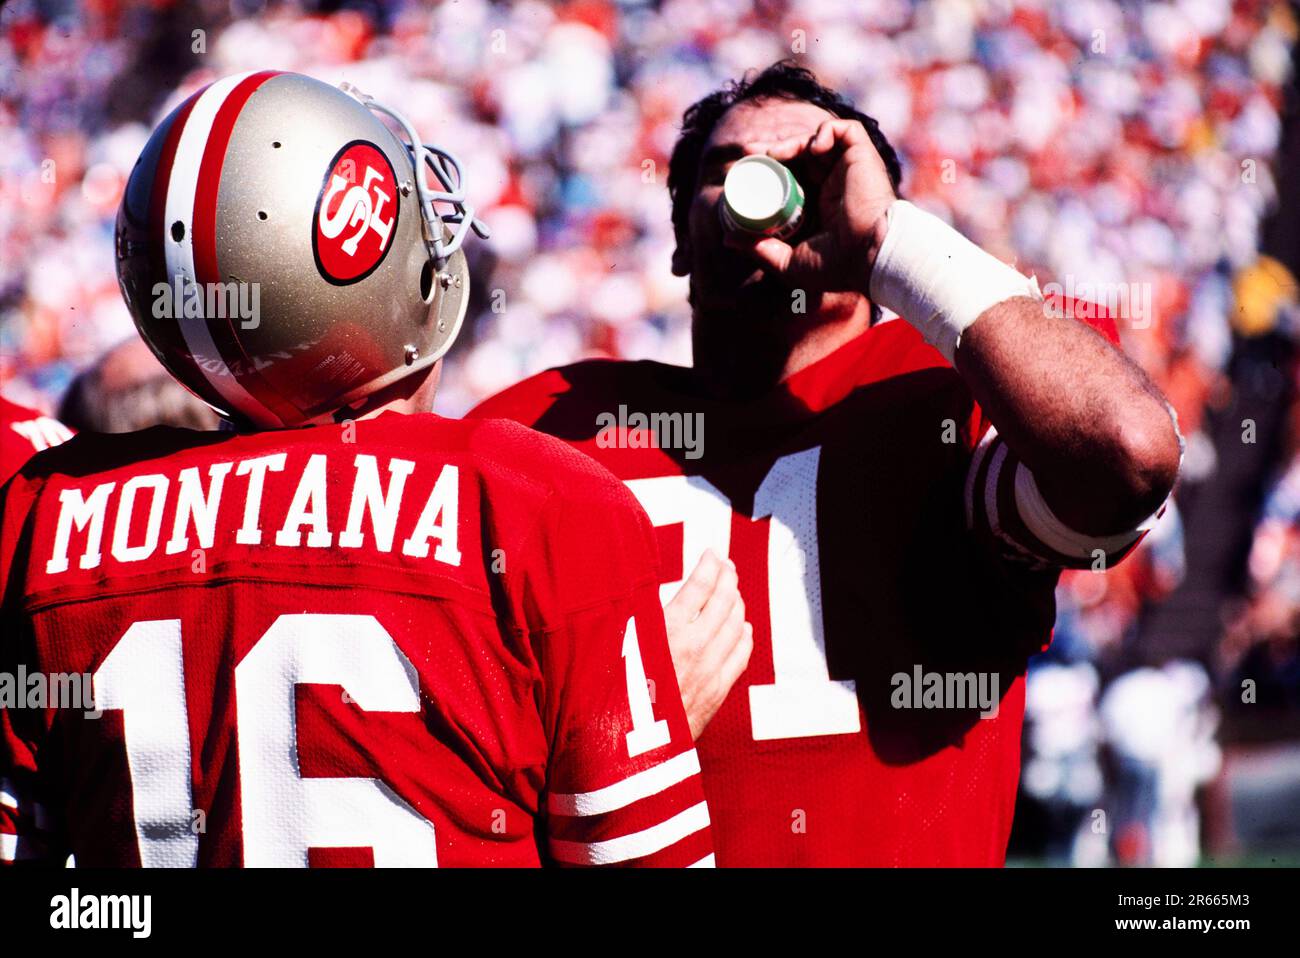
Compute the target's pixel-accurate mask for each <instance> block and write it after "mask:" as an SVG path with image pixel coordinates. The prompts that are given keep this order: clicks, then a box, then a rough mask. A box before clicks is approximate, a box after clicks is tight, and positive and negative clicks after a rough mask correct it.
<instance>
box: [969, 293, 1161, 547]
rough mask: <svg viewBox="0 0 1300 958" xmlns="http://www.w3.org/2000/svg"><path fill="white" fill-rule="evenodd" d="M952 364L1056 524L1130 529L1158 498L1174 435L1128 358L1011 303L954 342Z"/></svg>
mask: <svg viewBox="0 0 1300 958" xmlns="http://www.w3.org/2000/svg"><path fill="white" fill-rule="evenodd" d="M956 366H957V370H958V372H959V373H961V375H962V377H963V378H964V379H965V381H966V383H967V384H968V386H969V388H970V390H971V393H972V394H973V395H974V397H975V399H976V401H977V402H978V403H979V404H980V406H981V408H982V409H983V410H984V411H985V413H987V415H988V417H989V419H990V420H991V421H992V422H993V424H994V425H995V426H996V427H997V429H998V432H999V434H1000V435H1001V436H1002V437H1003V438H1004V439H1005V441H1006V443H1007V445H1008V446H1010V448H1011V449H1012V450H1013V451H1014V452H1015V453H1016V455H1017V456H1019V457H1020V459H1021V461H1023V462H1024V463H1025V465H1026V466H1027V467H1028V468H1029V469H1030V470H1031V471H1032V472H1033V474H1034V478H1035V480H1036V481H1037V484H1038V487H1039V489H1040V490H1041V491H1042V494H1043V498H1044V500H1045V501H1046V502H1047V504H1048V505H1049V506H1050V507H1051V508H1052V511H1053V512H1055V513H1056V515H1057V516H1058V518H1060V520H1061V521H1062V522H1064V523H1065V524H1067V525H1068V526H1070V527H1071V528H1073V529H1075V530H1076V531H1078V532H1080V533H1085V534H1088V535H1109V534H1112V533H1117V532H1121V531H1123V530H1125V529H1129V528H1132V527H1133V526H1134V525H1136V524H1137V523H1138V522H1140V521H1142V520H1143V519H1145V518H1146V517H1147V516H1149V515H1150V514H1151V513H1152V512H1154V511H1155V510H1156V509H1157V508H1158V507H1159V505H1160V503H1162V502H1163V501H1164V499H1165V498H1166V497H1167V496H1168V494H1169V491H1170V489H1172V487H1173V483H1174V479H1175V478H1176V476H1177V472H1178V461H1179V445H1178V436H1177V431H1176V429H1175V427H1174V423H1173V420H1172V418H1171V417H1170V414H1169V411H1168V409H1167V407H1166V404H1165V402H1164V399H1163V397H1162V396H1161V395H1160V393H1159V391H1158V390H1157V389H1156V388H1155V386H1154V385H1152V384H1151V382H1150V380H1149V379H1148V378H1147V376H1146V375H1145V374H1144V373H1143V372H1142V370H1141V369H1140V368H1138V367H1137V366H1136V365H1135V364H1134V363H1133V362H1132V361H1131V360H1129V359H1128V358H1127V357H1126V356H1124V355H1123V353H1121V352H1120V351H1119V350H1118V349H1115V348H1114V347H1113V346H1111V344H1110V343H1108V342H1107V341H1106V340H1105V339H1104V338H1103V337H1102V336H1100V335H1099V334H1098V333H1096V332H1095V331H1094V330H1092V329H1091V328H1090V327H1088V326H1086V325H1085V324H1083V323H1080V322H1077V321H1075V320H1072V319H1062V318H1056V317H1052V316H1050V315H1048V314H1047V313H1046V311H1045V310H1044V308H1043V304H1042V302H1041V301H1039V300H1036V299H1033V298H1030V297H1016V298H1013V299H1008V300H1006V301H1004V302H1002V303H999V304H997V305H995V306H993V307H991V308H989V309H987V310H985V311H984V313H983V314H981V315H980V317H979V319H978V321H977V322H975V323H974V324H973V325H971V326H970V327H969V328H968V329H967V330H966V331H965V333H964V334H963V335H962V339H961V346H960V348H958V350H957V354H956Z"/></svg>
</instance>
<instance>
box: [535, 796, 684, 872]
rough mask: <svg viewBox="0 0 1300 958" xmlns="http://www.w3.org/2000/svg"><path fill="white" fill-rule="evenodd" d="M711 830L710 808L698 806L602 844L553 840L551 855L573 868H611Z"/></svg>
mask: <svg viewBox="0 0 1300 958" xmlns="http://www.w3.org/2000/svg"><path fill="white" fill-rule="evenodd" d="M708 826H709V806H708V804H707V803H706V802H699V803H698V804H696V805H693V806H691V807H690V808H688V809H686V811H684V812H679V813H678V814H676V815H674V816H673V817H672V818H669V819H667V820H665V821H662V822H660V823H659V824H658V825H653V826H651V827H650V828H646V829H643V830H642V831H639V832H633V833H632V834H630V835H623V836H621V837H619V838H610V839H607V840H605V841H601V842H567V841H560V840H558V839H554V838H553V839H551V842H550V849H551V855H552V857H554V858H555V860H556V861H560V862H565V863H568V864H571V865H612V864H615V863H617V862H625V861H631V860H632V859H633V858H644V857H645V856H646V855H653V854H654V853H655V852H658V851H662V850H663V849H665V848H668V847H669V846H670V845H675V844H676V843H677V842H679V841H681V840H682V839H683V838H686V837H687V836H688V835H693V834H695V833H696V832H698V831H701V830H703V829H705V828H708Z"/></svg>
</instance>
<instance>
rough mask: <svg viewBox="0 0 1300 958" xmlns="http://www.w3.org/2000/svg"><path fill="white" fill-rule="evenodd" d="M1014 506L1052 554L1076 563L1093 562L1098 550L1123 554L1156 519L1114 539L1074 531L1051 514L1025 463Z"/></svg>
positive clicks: (1018, 473)
mask: <svg viewBox="0 0 1300 958" xmlns="http://www.w3.org/2000/svg"><path fill="white" fill-rule="evenodd" d="M1015 503H1016V511H1017V512H1018V513H1019V514H1020V519H1021V521H1023V522H1024V524H1025V528H1026V529H1027V530H1028V531H1029V532H1030V533H1031V534H1032V535H1033V536H1034V538H1035V539H1037V540H1038V541H1039V542H1041V543H1043V545H1045V546H1046V547H1047V548H1048V549H1050V550H1052V552H1055V553H1059V554H1061V555H1064V556H1067V557H1070V558H1071V559H1074V560H1079V559H1083V560H1091V559H1092V557H1093V553H1094V552H1095V551H1096V550H1098V549H1100V550H1101V551H1102V552H1104V553H1105V554H1106V555H1107V556H1115V555H1123V554H1124V553H1125V552H1127V551H1128V550H1129V549H1130V548H1132V547H1133V546H1134V545H1135V544H1136V543H1137V541H1138V540H1139V539H1141V538H1142V536H1143V535H1144V534H1145V533H1146V531H1147V530H1148V529H1149V528H1150V527H1151V523H1152V522H1153V521H1154V519H1155V516H1151V517H1150V518H1148V519H1147V520H1146V521H1144V522H1143V523H1142V524H1141V525H1139V526H1138V527H1137V528H1136V529H1132V530H1129V531H1128V532H1121V533H1119V534H1117V535H1112V536H1089V535H1084V534H1083V533H1081V532H1075V531H1074V530H1073V529H1071V528H1070V527H1069V526H1067V525H1066V524H1065V523H1063V522H1062V521H1061V520H1060V519H1058V518H1057V517H1056V514H1055V513H1054V512H1052V509H1051V507H1050V506H1049V505H1048V504H1047V502H1046V501H1045V500H1044V499H1043V494H1042V493H1041V492H1040V491H1039V489H1038V483H1037V482H1036V481H1034V474H1033V473H1032V472H1030V471H1029V469H1028V468H1026V466H1025V464H1024V463H1020V464H1019V465H1018V466H1017V468H1016V476H1015Z"/></svg>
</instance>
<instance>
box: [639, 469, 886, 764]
mask: <svg viewBox="0 0 1300 958" xmlns="http://www.w3.org/2000/svg"><path fill="white" fill-rule="evenodd" d="M820 462H821V447H820V446H814V447H813V448H811V449H805V450H804V451H802V452H796V453H792V454H790V455H788V456H782V457H781V458H780V459H778V460H777V461H776V462H775V463H773V465H772V468H771V469H770V470H768V473H767V475H766V476H764V478H763V481H762V482H761V483H760V484H759V487H758V491H757V492H756V493H755V495H754V515H753V516H752V518H753V519H762V518H767V517H771V522H770V523H769V532H768V547H767V581H768V597H769V606H770V609H771V621H770V629H769V634H770V635H771V637H772V671H773V679H774V681H773V682H771V683H769V684H766V685H755V686H751V687H750V689H749V711H750V727H751V731H752V733H753V736H754V738H755V739H761V740H766V739H780V738H806V737H808V736H813V735H848V734H851V733H854V732H858V731H860V730H861V728H862V720H861V714H860V712H859V709H858V700H857V689H856V685H855V683H854V682H853V681H852V680H847V679H832V678H831V677H830V669H829V667H828V666H827V664H826V626H825V621H824V618H823V615H822V595H821V558H820V549H819V543H818V537H817V473H818V468H819V466H820ZM627 486H628V488H629V489H630V490H631V491H632V493H633V494H634V495H635V496H636V497H637V499H638V500H639V501H640V502H641V506H642V508H644V509H645V511H646V513H647V515H649V517H650V521H651V522H652V523H654V524H655V525H657V526H662V525H671V524H675V523H681V525H682V578H680V579H677V580H676V581H673V582H667V583H664V584H663V585H662V586H660V590H659V597H660V600H661V601H662V602H663V603H665V604H667V602H668V601H669V600H670V599H671V598H672V597H673V596H674V595H675V594H676V592H677V589H678V588H679V587H680V586H681V583H682V582H683V581H684V579H685V577H686V576H688V575H689V574H690V572H691V570H692V569H694V568H695V565H696V563H698V562H699V561H700V557H701V556H702V555H703V554H704V550H705V549H708V548H712V549H713V551H714V552H716V553H717V554H718V555H722V556H725V555H727V554H728V552H729V551H730V546H731V518H732V505H731V500H730V499H728V498H727V496H725V495H723V493H722V492H721V491H720V490H719V489H718V488H717V487H716V486H714V485H713V484H712V483H711V482H709V481H708V480H707V479H705V478H703V477H701V476H660V477H655V478H651V479H633V480H630V481H628V483H627Z"/></svg>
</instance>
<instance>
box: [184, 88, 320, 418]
mask: <svg viewBox="0 0 1300 958" xmlns="http://www.w3.org/2000/svg"><path fill="white" fill-rule="evenodd" d="M282 72H283V71H280V70H263V71H261V72H260V73H254V74H252V75H251V76H249V77H247V78H245V79H244V80H242V81H241V82H240V83H239V85H238V86H236V87H235V88H234V89H233V90H231V91H230V94H229V95H228V96H227V97H226V99H225V101H224V102H223V103H222V104H221V106H220V108H219V109H218V110H217V113H216V116H215V117H213V120H212V129H211V130H210V131H209V133H208V139H207V142H206V143H205V144H204V146H203V159H202V160H201V161H200V163H199V177H198V182H197V184H196V185H195V188H194V222H193V225H192V227H191V229H192V231H193V242H194V279H195V281H196V282H197V283H199V284H200V285H205V284H207V283H219V282H221V281H222V277H221V269H220V266H219V264H218V262H217V194H218V192H219V190H220V187H221V170H222V167H223V165H224V164H225V160H226V149H227V148H228V147H229V145H230V137H231V135H232V134H233V133H234V130H235V123H236V122H237V121H238V120H239V114H240V112H241V111H242V110H243V109H244V104H246V103H247V102H248V100H249V98H250V97H252V95H253V94H254V93H255V92H256V91H257V89H258V87H260V86H261V85H262V84H263V83H265V82H266V81H267V80H269V79H271V78H272V77H276V76H280V74H281V73H282ZM204 322H205V323H206V324H207V327H208V332H209V333H210V334H211V336H212V342H213V343H214V344H215V345H216V347H217V351H218V352H219V353H220V354H221V358H222V359H223V360H224V361H225V363H226V366H227V368H228V369H229V370H230V373H231V375H233V376H234V377H235V378H236V379H237V380H238V382H239V384H240V385H241V386H243V387H244V389H246V390H247V391H248V393H249V394H250V395H251V396H252V397H253V398H254V399H256V400H257V401H258V402H259V403H261V404H262V405H263V406H264V407H266V409H268V410H269V411H270V412H271V413H272V414H274V415H275V416H276V417H277V418H279V419H280V421H281V422H283V423H285V424H293V423H297V422H299V421H301V420H302V418H303V417H302V411H301V410H299V409H298V407H297V406H295V405H293V403H291V402H289V401H288V400H286V399H284V397H282V396H281V395H280V394H279V393H278V392H277V391H276V390H275V388H274V387H273V386H272V385H271V384H270V383H269V382H268V381H267V380H266V379H265V378H264V377H263V376H262V375H261V373H260V372H259V371H258V369H257V367H256V365H255V364H254V363H253V361H252V359H251V357H250V356H249V355H248V353H247V352H246V351H245V350H244V348H243V345H242V343H241V342H240V340H239V335H238V334H237V333H236V331H235V326H234V317H232V316H226V317H224V318H223V317H219V316H205V317H204Z"/></svg>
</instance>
